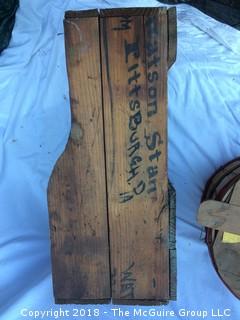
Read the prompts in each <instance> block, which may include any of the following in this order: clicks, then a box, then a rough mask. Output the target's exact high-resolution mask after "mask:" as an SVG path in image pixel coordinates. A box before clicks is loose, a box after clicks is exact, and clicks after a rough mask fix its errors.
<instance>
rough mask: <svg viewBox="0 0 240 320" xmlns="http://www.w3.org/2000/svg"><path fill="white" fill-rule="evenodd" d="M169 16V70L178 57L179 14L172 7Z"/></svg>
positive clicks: (168, 12)
mask: <svg viewBox="0 0 240 320" xmlns="http://www.w3.org/2000/svg"><path fill="white" fill-rule="evenodd" d="M167 15H168V69H170V68H171V66H172V65H173V64H174V62H175V61H176V57H177V13H176V8H175V7H172V8H170V9H168V11H167Z"/></svg>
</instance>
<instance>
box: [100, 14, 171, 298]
mask: <svg viewBox="0 0 240 320" xmlns="http://www.w3.org/2000/svg"><path fill="white" fill-rule="evenodd" d="M103 13H104V12H103ZM148 13H149V14H150V15H148ZM101 31H102V33H101V39H102V75H103V101H104V127H105V143H106V163H107V186H108V209H109V212H108V213H109V226H110V251H111V270H112V297H113V299H114V300H115V301H116V302H123V300H124V301H125V303H127V301H128V300H130V301H131V302H132V303H133V302H134V300H139V301H140V300H152V301H158V300H168V299H169V242H168V231H169V230H168V219H169V208H168V188H167V187H168V179H167V150H166V148H167V110H166V104H167V100H166V95H167V67H168V65H167V58H168V52H167V48H168V46H167V43H168V33H167V31H168V25H167V11H166V10H165V9H162V10H161V11H158V14H155V15H154V16H153V15H151V10H149V12H148V10H146V9H145V10H142V12H141V10H139V9H138V16H135V15H134V14H132V13H131V12H128V16H126V17H114V16H113V17H111V16H110V17H107V18H101ZM144 41H145V43H144Z"/></svg>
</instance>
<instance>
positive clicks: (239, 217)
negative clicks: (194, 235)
mask: <svg viewBox="0 0 240 320" xmlns="http://www.w3.org/2000/svg"><path fill="white" fill-rule="evenodd" d="M198 222H199V223H200V224H201V225H203V226H205V227H208V228H213V229H216V230H221V231H226V232H232V233H236V234H240V207H238V206H235V205H231V204H228V203H224V202H221V201H215V200H207V201H204V202H203V203H202V204H201V206H200V209H199V211H198Z"/></svg>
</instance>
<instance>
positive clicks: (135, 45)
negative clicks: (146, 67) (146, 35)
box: [124, 40, 140, 63]
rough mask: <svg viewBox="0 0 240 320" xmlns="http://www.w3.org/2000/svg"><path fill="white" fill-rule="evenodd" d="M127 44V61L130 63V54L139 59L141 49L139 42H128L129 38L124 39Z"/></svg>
mask: <svg viewBox="0 0 240 320" xmlns="http://www.w3.org/2000/svg"><path fill="white" fill-rule="evenodd" d="M124 45H125V62H126V63H128V58H129V55H130V54H131V55H133V56H134V58H136V59H138V58H139V56H140V51H139V42H138V41H135V42H132V43H128V42H127V40H125V41H124Z"/></svg>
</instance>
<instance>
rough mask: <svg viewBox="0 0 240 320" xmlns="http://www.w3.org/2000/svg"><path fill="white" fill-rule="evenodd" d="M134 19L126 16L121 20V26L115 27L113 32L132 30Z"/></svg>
mask: <svg viewBox="0 0 240 320" xmlns="http://www.w3.org/2000/svg"><path fill="white" fill-rule="evenodd" d="M131 23H132V18H131V17H129V16H124V17H121V18H120V24H119V26H118V27H114V28H113V30H129V29H131Z"/></svg>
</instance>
